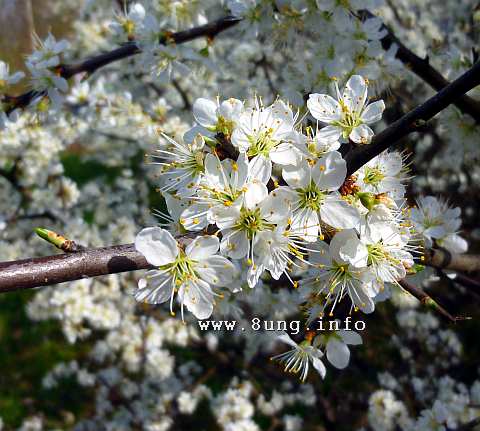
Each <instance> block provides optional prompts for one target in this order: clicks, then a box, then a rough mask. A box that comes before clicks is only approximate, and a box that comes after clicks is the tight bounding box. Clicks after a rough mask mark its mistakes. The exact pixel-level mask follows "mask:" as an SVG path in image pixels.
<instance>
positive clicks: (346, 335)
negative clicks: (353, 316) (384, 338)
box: [336, 329, 363, 346]
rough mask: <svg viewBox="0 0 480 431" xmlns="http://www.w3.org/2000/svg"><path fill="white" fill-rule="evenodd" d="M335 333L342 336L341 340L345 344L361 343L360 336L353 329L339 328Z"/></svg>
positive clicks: (354, 344) (355, 344)
mask: <svg viewBox="0 0 480 431" xmlns="http://www.w3.org/2000/svg"><path fill="white" fill-rule="evenodd" d="M336 333H337V335H339V336H340V337H342V340H343V342H344V343H346V344H350V345H352V346H358V345H360V344H362V343H363V341H362V337H361V336H360V334H358V333H356V332H355V331H347V330H345V329H340V330H339V331H336Z"/></svg>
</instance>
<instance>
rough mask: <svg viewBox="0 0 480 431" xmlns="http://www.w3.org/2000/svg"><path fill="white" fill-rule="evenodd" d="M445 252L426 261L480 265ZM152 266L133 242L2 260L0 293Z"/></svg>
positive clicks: (476, 258) (448, 266) (455, 266)
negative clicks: (21, 258) (51, 254)
mask: <svg viewBox="0 0 480 431" xmlns="http://www.w3.org/2000/svg"><path fill="white" fill-rule="evenodd" d="M179 241H188V235H186V236H183V237H181V238H179ZM439 253H440V254H439ZM443 253H444V251H441V250H433V251H432V252H431V253H427V254H426V260H425V264H427V265H430V266H435V267H441V268H445V269H457V270H462V271H465V270H470V268H469V267H468V265H471V266H472V267H474V268H480V256H478V255H455V254H451V255H450V257H449V260H448V261H447V260H445V257H444V254H443ZM151 268H152V266H151V265H150V264H149V263H148V262H147V261H146V259H145V257H143V255H142V254H140V253H139V252H138V251H136V250H135V246H134V244H124V245H115V246H110V247H101V248H88V249H82V250H80V251H77V252H72V253H68V254H60V255H54V256H45V257H37V258H31V259H24V260H16V261H10V262H1V263H0V293H3V292H9V291H12V290H24V289H31V288H34V287H40V286H49V285H51V284H57V283H64V282H66V281H74V280H80V279H82V278H89V277H96V276H99V275H108V274H117V273H120V272H127V271H136V270H139V269H151ZM467 268H468V269H467Z"/></svg>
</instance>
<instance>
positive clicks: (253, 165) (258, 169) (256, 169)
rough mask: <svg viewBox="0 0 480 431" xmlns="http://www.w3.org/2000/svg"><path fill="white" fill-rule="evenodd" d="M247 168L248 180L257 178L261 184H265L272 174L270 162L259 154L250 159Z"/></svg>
mask: <svg viewBox="0 0 480 431" xmlns="http://www.w3.org/2000/svg"><path fill="white" fill-rule="evenodd" d="M248 170H249V172H248V176H249V179H250V180H257V181H260V182H261V183H263V184H267V182H268V180H269V179H270V177H271V176H272V163H271V162H270V160H268V159H266V158H265V157H263V156H262V155H259V156H256V157H254V158H253V159H252V160H250V163H249V164H248Z"/></svg>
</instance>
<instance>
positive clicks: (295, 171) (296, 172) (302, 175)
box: [282, 162, 311, 189]
mask: <svg viewBox="0 0 480 431" xmlns="http://www.w3.org/2000/svg"><path fill="white" fill-rule="evenodd" d="M282 177H283V179H284V180H285V181H286V182H287V184H288V185H289V186H290V187H293V188H295V189H298V188H305V187H307V186H308V185H310V179H311V178H310V168H309V167H308V166H307V165H306V162H305V163H303V162H302V163H301V164H300V165H299V166H285V167H284V168H283V170H282Z"/></svg>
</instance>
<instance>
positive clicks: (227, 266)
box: [198, 255, 237, 287]
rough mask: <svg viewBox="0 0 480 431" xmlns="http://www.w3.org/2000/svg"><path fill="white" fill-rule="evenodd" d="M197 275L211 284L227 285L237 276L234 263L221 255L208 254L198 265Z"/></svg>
mask: <svg viewBox="0 0 480 431" xmlns="http://www.w3.org/2000/svg"><path fill="white" fill-rule="evenodd" d="M198 275H199V277H200V278H201V279H202V280H205V281H206V282H207V283H209V284H211V285H213V286H220V287H221V286H227V285H228V284H230V283H231V282H232V281H233V279H234V278H235V277H236V276H237V270H236V268H235V265H234V264H233V263H232V262H230V261H229V260H228V259H227V258H225V257H223V256H218V255H215V256H210V257H208V258H206V259H205V260H203V261H202V262H201V263H200V266H199V267H198Z"/></svg>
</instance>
